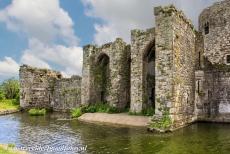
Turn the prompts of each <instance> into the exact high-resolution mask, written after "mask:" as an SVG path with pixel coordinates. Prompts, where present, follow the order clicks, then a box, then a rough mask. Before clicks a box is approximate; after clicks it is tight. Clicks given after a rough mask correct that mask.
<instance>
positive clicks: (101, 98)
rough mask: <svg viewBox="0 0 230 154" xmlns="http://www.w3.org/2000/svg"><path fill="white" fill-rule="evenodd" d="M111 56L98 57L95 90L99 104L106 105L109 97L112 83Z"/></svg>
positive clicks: (101, 55) (102, 55)
mask: <svg viewBox="0 0 230 154" xmlns="http://www.w3.org/2000/svg"><path fill="white" fill-rule="evenodd" d="M109 62H110V59H109V56H108V55H106V54H105V53H102V54H100V55H99V56H98V58H97V62H96V66H95V72H94V73H95V74H94V79H95V80H94V81H95V88H96V89H95V90H96V95H97V96H96V98H97V102H101V103H106V102H107V96H108V88H109V82H110V77H109V76H110V75H109Z"/></svg>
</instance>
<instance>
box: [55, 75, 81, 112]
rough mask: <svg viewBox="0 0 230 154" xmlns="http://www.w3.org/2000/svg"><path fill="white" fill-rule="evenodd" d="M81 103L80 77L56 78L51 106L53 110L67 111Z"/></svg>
mask: <svg viewBox="0 0 230 154" xmlns="http://www.w3.org/2000/svg"><path fill="white" fill-rule="evenodd" d="M80 105H81V77H79V76H72V77H71V78H63V79H61V80H56V82H55V85H54V93H53V100H52V102H51V106H52V108H53V109H54V110H55V111H69V110H71V109H72V108H75V107H79V106H80Z"/></svg>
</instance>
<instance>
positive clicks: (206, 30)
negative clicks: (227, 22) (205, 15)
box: [204, 22, 209, 35]
mask: <svg viewBox="0 0 230 154" xmlns="http://www.w3.org/2000/svg"><path fill="white" fill-rule="evenodd" d="M204 33H205V35H206V34H208V33H209V23H208V22H207V23H206V24H205V25H204Z"/></svg>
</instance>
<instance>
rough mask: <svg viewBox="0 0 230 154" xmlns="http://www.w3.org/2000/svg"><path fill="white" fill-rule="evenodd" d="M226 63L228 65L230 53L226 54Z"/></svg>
mask: <svg viewBox="0 0 230 154" xmlns="http://www.w3.org/2000/svg"><path fill="white" fill-rule="evenodd" d="M226 63H227V64H228V65H230V55H227V56H226Z"/></svg>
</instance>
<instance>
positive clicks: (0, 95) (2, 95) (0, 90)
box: [0, 86, 5, 100]
mask: <svg viewBox="0 0 230 154" xmlns="http://www.w3.org/2000/svg"><path fill="white" fill-rule="evenodd" d="M3 99H5V94H4V92H3V89H2V86H0V100H3Z"/></svg>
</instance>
